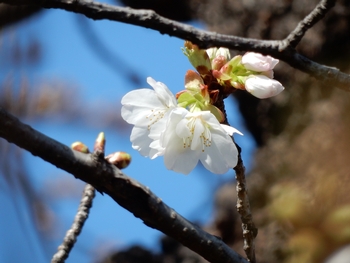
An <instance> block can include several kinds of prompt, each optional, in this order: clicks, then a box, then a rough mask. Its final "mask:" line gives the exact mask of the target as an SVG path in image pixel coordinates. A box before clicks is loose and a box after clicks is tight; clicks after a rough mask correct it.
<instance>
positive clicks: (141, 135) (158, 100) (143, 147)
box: [121, 77, 177, 156]
mask: <svg viewBox="0 0 350 263" xmlns="http://www.w3.org/2000/svg"><path fill="white" fill-rule="evenodd" d="M147 82H148V84H150V85H151V86H152V87H153V89H154V90H151V89H138V90H133V91H130V92H128V93H127V94H126V95H125V96H124V97H123V98H122V101H121V103H122V105H123V107H122V110H121V115H122V117H123V119H124V120H125V121H127V122H128V123H130V124H133V125H135V127H134V128H133V130H132V132H131V136H130V141H131V142H132V147H133V148H134V149H135V150H138V151H139V152H140V153H141V154H142V155H143V156H152V155H154V153H153V151H154V150H152V149H151V148H150V147H149V145H150V143H151V142H152V141H153V139H151V138H149V136H148V135H149V133H150V130H152V129H155V130H156V131H157V132H159V136H160V132H161V131H162V129H165V124H166V119H167V117H168V115H169V113H170V111H171V110H172V109H174V108H175V107H176V106H177V102H176V99H175V97H174V95H173V94H172V93H171V91H170V90H169V89H168V87H167V86H166V85H165V84H163V83H161V82H156V81H155V80H154V79H152V78H150V77H149V78H147Z"/></svg>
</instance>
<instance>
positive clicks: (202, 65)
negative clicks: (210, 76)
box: [182, 41, 211, 75]
mask: <svg viewBox="0 0 350 263" xmlns="http://www.w3.org/2000/svg"><path fill="white" fill-rule="evenodd" d="M182 51H183V53H184V54H185V55H186V56H187V57H188V59H189V61H190V62H191V64H192V65H193V66H194V67H195V68H196V70H197V71H198V72H199V74H202V75H204V74H207V73H208V72H209V71H210V69H211V63H210V59H209V57H208V54H207V52H206V50H205V49H199V47H198V46H197V45H194V44H192V43H191V42H190V41H186V42H185V47H184V48H183V49H182Z"/></svg>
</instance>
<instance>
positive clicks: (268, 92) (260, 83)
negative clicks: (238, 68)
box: [245, 75, 284, 99]
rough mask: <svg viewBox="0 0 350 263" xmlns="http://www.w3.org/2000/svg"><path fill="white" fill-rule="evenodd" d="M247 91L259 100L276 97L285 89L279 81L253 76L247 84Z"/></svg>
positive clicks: (262, 76)
mask: <svg viewBox="0 0 350 263" xmlns="http://www.w3.org/2000/svg"><path fill="white" fill-rule="evenodd" d="M245 89H246V90H247V91H248V92H249V93H251V94H252V95H253V96H255V97H257V98H259V99H266V98H270V97H273V96H276V95H277V94H279V93H280V92H281V91H283V90H284V87H283V86H282V84H281V83H279V82H278V81H277V80H274V79H270V78H268V77H266V76H264V75H251V76H250V77H248V79H247V80H246V82H245Z"/></svg>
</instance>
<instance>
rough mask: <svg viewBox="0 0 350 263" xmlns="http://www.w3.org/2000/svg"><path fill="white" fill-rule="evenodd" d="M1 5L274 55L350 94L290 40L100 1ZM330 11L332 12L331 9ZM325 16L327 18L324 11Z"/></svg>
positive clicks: (335, 72) (26, 0) (349, 84)
mask: <svg viewBox="0 0 350 263" xmlns="http://www.w3.org/2000/svg"><path fill="white" fill-rule="evenodd" d="M323 1H324V0H323ZM333 1H334V0H333ZM325 2H326V3H327V4H328V3H329V4H332V0H329V1H325ZM0 3H6V4H9V5H35V6H40V7H43V8H58V9H63V10H66V11H70V12H75V13H79V14H83V15H85V16H86V17H88V18H91V19H93V20H103V19H107V20H111V21H118V22H123V23H127V24H132V25H137V26H141V27H146V28H151V29H154V30H157V31H159V32H160V33H161V34H168V35H170V36H175V37H179V38H181V39H184V40H189V41H191V42H192V43H195V44H197V45H198V46H199V47H200V48H209V47H213V46H216V47H227V48H230V49H234V50H240V51H254V52H260V53H262V54H264V55H270V56H272V57H275V58H278V59H280V60H282V61H284V62H286V63H287V64H289V65H290V66H292V67H294V68H296V69H298V70H301V71H303V72H306V73H308V74H310V75H311V76H313V77H315V78H316V79H318V80H320V81H322V82H323V83H325V84H329V85H330V86H331V87H338V88H341V89H343V90H345V91H350V75H349V74H345V73H343V72H340V71H339V69H337V68H333V67H328V66H325V65H321V64H319V63H316V62H314V61H312V60H310V59H308V58H306V57H304V56H302V55H301V54H299V53H297V52H296V50H295V49H294V48H293V46H290V45H288V43H289V42H287V41H286V40H258V39H252V38H243V37H237V36H231V35H224V34H218V33H216V32H208V31H205V30H200V29H196V28H195V27H192V26H189V25H186V24H183V23H180V22H176V21H173V20H170V19H167V18H164V17H162V16H160V15H158V14H156V13H155V12H154V11H152V10H134V9H131V8H128V7H119V6H113V5H109V4H103V3H99V2H96V1H81V0H0ZM316 9H317V7H316ZM317 10H318V9H317ZM322 10H323V9H322ZM326 10H328V7H327V8H326ZM312 13H313V12H312ZM321 13H322V14H323V13H324V11H322V12H321ZM317 19H321V16H316V18H315V21H316V22H317ZM305 29H306V28H305ZM297 31H299V29H298V30H294V31H293V32H294V33H295V32H297ZM301 32H302V31H301ZM301 37H302V36H301ZM291 38H292V37H291ZM297 39H298V38H296V40H295V41H298V40H297Z"/></svg>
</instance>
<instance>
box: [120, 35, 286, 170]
mask: <svg viewBox="0 0 350 263" xmlns="http://www.w3.org/2000/svg"><path fill="white" fill-rule="evenodd" d="M183 52H184V54H185V55H186V56H187V57H188V59H189V60H190V62H191V64H192V65H193V66H194V67H195V68H196V70H197V72H195V71H193V70H188V71H187V73H186V75H185V90H183V91H180V92H179V93H177V94H176V97H175V96H174V95H173V94H172V93H171V92H170V90H169V89H168V87H167V86H166V85H165V84H163V83H161V82H156V81H155V80H154V79H152V78H150V77H149V78H147V82H148V84H150V85H151V86H152V88H153V90H151V89H139V90H134V91H131V92H129V93H127V94H126V95H125V96H124V97H123V98H122V105H123V107H122V117H123V119H124V120H125V121H127V122H128V123H130V124H133V125H134V127H133V129H132V132H131V136H130V140H131V142H132V147H133V148H134V149H135V150H138V151H139V152H140V154H141V155H143V156H146V157H149V158H151V159H154V158H156V157H158V156H164V163H165V166H166V167H167V168H168V169H170V170H173V171H175V172H179V173H183V174H188V173H189V172H191V171H192V170H193V168H194V167H195V166H196V165H197V163H198V162H199V161H200V162H201V163H202V164H203V166H204V167H205V168H206V169H208V170H209V171H211V172H213V173H215V174H223V173H226V172H227V171H228V170H229V169H231V168H234V167H235V166H236V165H237V161H238V151H237V148H236V145H235V143H234V142H233V139H232V138H231V136H232V135H233V133H238V134H241V133H240V132H239V131H238V130H236V129H235V128H233V127H230V126H228V125H224V124H221V123H225V120H226V116H225V115H224V114H223V112H222V111H221V110H220V109H219V107H218V105H220V104H221V105H222V103H223V99H224V98H226V97H227V96H228V95H229V94H231V93H232V92H233V91H234V90H236V89H241V90H247V91H248V92H250V93H251V94H253V95H254V96H256V97H258V98H268V97H272V96H275V95H277V94H278V93H280V92H281V91H282V90H283V89H284V87H283V86H282V85H281V83H279V82H278V81H276V80H274V79H273V68H274V67H275V65H276V64H277V63H278V60H276V59H274V58H272V57H270V56H263V55H261V54H257V53H252V52H248V53H246V54H245V55H244V56H235V57H234V58H232V59H230V53H229V50H228V49H226V48H210V49H207V50H203V49H199V48H198V47H197V46H196V45H193V44H192V43H191V42H188V41H186V42H185V47H184V48H183ZM241 135H242V134H241Z"/></svg>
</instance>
